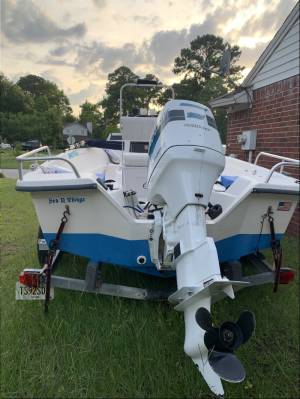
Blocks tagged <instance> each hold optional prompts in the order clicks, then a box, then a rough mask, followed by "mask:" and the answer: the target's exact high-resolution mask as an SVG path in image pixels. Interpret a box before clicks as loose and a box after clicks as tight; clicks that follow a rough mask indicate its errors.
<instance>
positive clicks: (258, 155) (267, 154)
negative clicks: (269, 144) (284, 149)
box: [254, 151, 299, 165]
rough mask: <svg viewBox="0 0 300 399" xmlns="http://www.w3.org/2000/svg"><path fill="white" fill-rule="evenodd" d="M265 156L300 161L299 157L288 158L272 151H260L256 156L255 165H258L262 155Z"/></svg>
mask: <svg viewBox="0 0 300 399" xmlns="http://www.w3.org/2000/svg"><path fill="white" fill-rule="evenodd" d="M262 156H265V157H269V158H276V159H281V160H282V161H291V162H293V161H296V162H299V161H298V159H294V158H288V157H284V156H282V155H276V154H271V153H270V152H264V151H262V152H260V153H259V154H257V157H256V158H255V161H254V165H257V162H258V160H259V158H260V157H262Z"/></svg>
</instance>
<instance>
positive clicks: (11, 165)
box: [0, 150, 63, 169]
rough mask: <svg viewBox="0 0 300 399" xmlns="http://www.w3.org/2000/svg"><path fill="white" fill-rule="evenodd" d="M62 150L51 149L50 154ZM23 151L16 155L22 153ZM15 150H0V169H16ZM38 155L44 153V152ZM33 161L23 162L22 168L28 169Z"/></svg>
mask: <svg viewBox="0 0 300 399" xmlns="http://www.w3.org/2000/svg"><path fill="white" fill-rule="evenodd" d="M62 151H63V150H55V151H52V154H54V155H55V154H59V153H61V152H62ZM24 152H25V151H22V152H21V153H18V154H17V155H21V154H24ZM17 155H16V152H15V151H14V150H0V169H18V162H17V161H16V156H17ZM39 155H46V153H45V152H43V153H41V154H39ZM32 163H33V162H23V168H24V169H28V168H29V167H30V165H31V164H32Z"/></svg>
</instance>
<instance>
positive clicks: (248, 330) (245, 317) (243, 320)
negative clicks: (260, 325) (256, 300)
mask: <svg viewBox="0 0 300 399" xmlns="http://www.w3.org/2000/svg"><path fill="white" fill-rule="evenodd" d="M236 324H237V325H238V326H239V327H240V329H241V330H242V333H243V344H244V343H245V342H247V341H248V340H249V338H250V337H251V336H252V334H253V332H254V330H255V327H256V321H255V316H254V314H253V313H252V312H250V311H249V310H245V311H244V312H243V313H242V314H241V315H240V317H239V319H238V321H237V322H236Z"/></svg>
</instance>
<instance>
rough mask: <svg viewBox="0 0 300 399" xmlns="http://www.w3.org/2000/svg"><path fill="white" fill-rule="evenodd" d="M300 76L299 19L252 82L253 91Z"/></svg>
mask: <svg viewBox="0 0 300 399" xmlns="http://www.w3.org/2000/svg"><path fill="white" fill-rule="evenodd" d="M298 74H299V18H298V19H297V20H296V21H295V23H294V25H293V26H292V27H291V29H290V30H289V32H288V33H287V34H286V36H285V37H284V38H283V40H282V41H281V43H279V45H278V46H277V48H276V49H275V51H274V52H273V54H272V55H271V57H270V58H269V59H268V60H267V62H266V63H265V64H264V66H263V67H262V69H261V70H260V71H259V72H258V73H257V75H256V76H255V77H254V79H253V81H252V85H253V89H258V88H259V87H263V86H267V85H269V84H272V83H275V82H278V81H280V80H283V79H287V78H289V77H291V76H295V75H298Z"/></svg>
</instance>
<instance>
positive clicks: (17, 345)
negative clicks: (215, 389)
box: [0, 179, 299, 399]
mask: <svg viewBox="0 0 300 399" xmlns="http://www.w3.org/2000/svg"><path fill="white" fill-rule="evenodd" d="M14 184H15V182H14V181H13V180H8V179H1V181H0V188H1V200H2V201H1V202H2V216H1V237H2V254H1V269H0V273H1V274H0V277H1V350H2V358H1V391H2V397H5V398H100V397H105V398H125V397H126V398H183V397H185V398H212V397H213V396H212V395H211V393H210V391H209V389H208V388H207V386H206V384H205V383H204V381H203V379H202V378H201V376H200V374H199V372H198V371H197V370H196V368H195V367H194V366H193V364H192V361H191V360H190V359H189V358H188V357H187V356H185V355H184V352H183V340H184V322H183V317H182V314H180V313H177V312H176V311H174V310H173V309H172V307H171V306H170V305H169V304H168V303H158V302H139V301H134V300H126V299H118V298H113V297H104V296H95V295H92V294H81V293H78V292H72V291H67V290H60V289H56V290H55V299H54V301H52V302H51V304H50V312H49V314H48V315H47V316H45V315H44V313H43V308H42V306H43V304H42V303H40V302H16V301H15V282H16V280H17V278H18V275H19V273H20V271H21V270H22V269H23V268H24V267H28V266H33V267H39V266H38V263H37V259H36V251H35V245H36V233H37V228H38V223H37V220H36V217H35V214H34V209H33V206H32V203H31V199H30V196H29V195H28V194H26V193H16V192H15V191H14ZM284 248H285V262H284V263H285V264H286V265H290V266H293V267H298V264H299V259H298V250H299V247H298V243H297V240H295V239H285V240H284ZM61 262H62V263H61V270H60V269H59V271H61V273H62V274H68V275H73V276H80V275H81V276H83V274H84V268H85V264H86V260H85V259H82V258H79V257H74V256H71V255H64V256H63V258H62V261H61ZM104 274H105V277H106V278H109V279H114V280H118V279H119V278H120V279H122V280H127V281H128V282H129V283H131V284H135V283H136V284H139V285H147V286H151V287H153V285H155V280H154V279H153V278H148V277H143V276H139V275H138V276H136V275H134V274H133V273H130V272H127V271H124V270H120V269H117V268H113V267H108V266H107V267H106V268H105V273H104ZM298 288H299V287H298V282H294V283H293V284H291V285H288V286H280V288H279V292H278V293H277V294H273V293H272V287H271V286H270V285H266V286H260V287H256V288H254V287H253V288H248V289H245V290H242V291H241V292H239V293H238V294H237V298H236V299H235V300H234V301H231V300H225V301H222V302H219V303H217V304H216V305H215V306H214V307H213V316H214V319H215V321H217V322H218V323H220V322H222V321H224V320H230V319H231V320H234V319H236V318H237V317H238V315H239V313H240V312H241V311H242V310H244V309H249V310H252V311H253V312H254V313H255V315H256V320H257V329H256V334H255V336H254V337H253V338H252V339H251V340H250V341H249V343H247V344H246V345H245V346H244V347H242V348H240V349H239V350H238V356H239V358H240V359H241V360H242V362H243V364H244V366H245V368H246V371H247V377H246V380H245V381H244V382H242V383H240V384H229V383H226V382H225V383H224V388H225V391H226V398H239V399H242V398H245V399H246V398H247V399H249V398H263V399H268V398H298V397H299V389H298V387H299V385H298V376H299V294H298Z"/></svg>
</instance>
